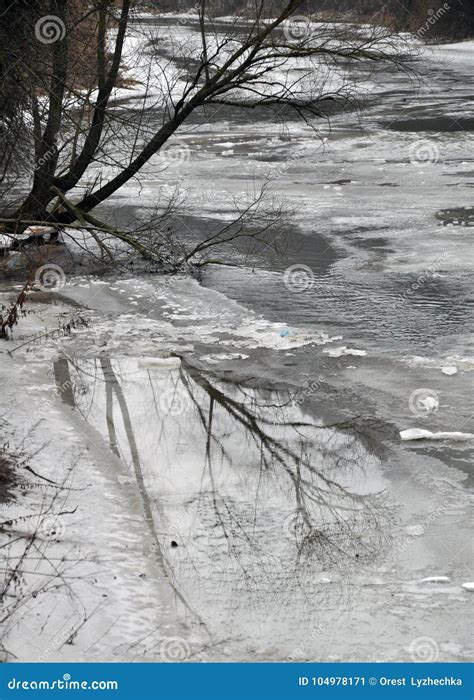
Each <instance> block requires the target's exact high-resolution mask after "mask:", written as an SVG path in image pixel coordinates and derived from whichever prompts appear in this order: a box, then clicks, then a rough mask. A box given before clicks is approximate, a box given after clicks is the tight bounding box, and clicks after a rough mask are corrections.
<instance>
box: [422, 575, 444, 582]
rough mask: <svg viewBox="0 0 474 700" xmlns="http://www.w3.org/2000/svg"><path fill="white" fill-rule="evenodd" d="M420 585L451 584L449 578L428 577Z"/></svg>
mask: <svg viewBox="0 0 474 700" xmlns="http://www.w3.org/2000/svg"><path fill="white" fill-rule="evenodd" d="M420 583H450V579H449V577H448V576H427V577H426V578H423V579H421V581H420Z"/></svg>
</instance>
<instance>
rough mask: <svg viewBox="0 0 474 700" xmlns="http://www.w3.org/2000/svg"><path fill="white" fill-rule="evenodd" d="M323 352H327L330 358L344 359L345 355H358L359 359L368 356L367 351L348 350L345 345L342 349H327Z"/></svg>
mask: <svg viewBox="0 0 474 700" xmlns="http://www.w3.org/2000/svg"><path fill="white" fill-rule="evenodd" d="M323 352H325V353H326V355H329V356H330V357H342V356H343V355H356V356H358V357H363V356H364V355H367V353H366V351H365V350H357V349H356V348H348V347H346V346H345V345H343V346H342V347H340V348H327V349H326V350H323Z"/></svg>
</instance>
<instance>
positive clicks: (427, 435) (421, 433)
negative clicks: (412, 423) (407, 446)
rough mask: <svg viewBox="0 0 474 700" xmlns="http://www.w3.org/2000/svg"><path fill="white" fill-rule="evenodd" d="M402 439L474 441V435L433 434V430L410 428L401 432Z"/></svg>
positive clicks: (456, 433) (459, 433) (455, 433)
mask: <svg viewBox="0 0 474 700" xmlns="http://www.w3.org/2000/svg"><path fill="white" fill-rule="evenodd" d="M400 437H401V439H402V440H473V439H474V433H461V432H437V433H432V432H431V430H424V429H423V428H409V429H408V430H401V431H400Z"/></svg>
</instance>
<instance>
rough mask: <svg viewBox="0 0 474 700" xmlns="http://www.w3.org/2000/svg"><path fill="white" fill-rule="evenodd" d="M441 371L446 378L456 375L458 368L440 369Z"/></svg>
mask: <svg viewBox="0 0 474 700" xmlns="http://www.w3.org/2000/svg"><path fill="white" fill-rule="evenodd" d="M441 371H442V373H443V374H447V375H448V377H451V376H452V375H453V374H457V373H458V368H457V367H441Z"/></svg>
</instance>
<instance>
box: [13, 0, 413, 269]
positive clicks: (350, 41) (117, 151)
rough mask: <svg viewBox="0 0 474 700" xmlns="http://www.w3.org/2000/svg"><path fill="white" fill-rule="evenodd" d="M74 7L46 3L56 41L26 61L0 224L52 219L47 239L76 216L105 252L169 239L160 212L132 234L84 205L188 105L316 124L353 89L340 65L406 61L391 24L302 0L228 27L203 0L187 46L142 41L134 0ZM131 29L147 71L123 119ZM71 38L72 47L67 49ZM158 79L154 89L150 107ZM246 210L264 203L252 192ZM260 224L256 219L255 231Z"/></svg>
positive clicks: (122, 178)
mask: <svg viewBox="0 0 474 700" xmlns="http://www.w3.org/2000/svg"><path fill="white" fill-rule="evenodd" d="M72 5H73V9H72V10H71V7H70V3H66V2H65V0H51V2H50V5H49V9H50V14H53V15H54V17H55V22H56V25H55V26H54V27H52V28H51V31H56V32H57V37H52V38H55V40H54V41H52V40H50V38H48V40H47V42H46V43H45V44H43V46H42V49H41V53H42V55H43V54H44V57H43V60H42V64H41V72H40V74H38V70H37V69H34V70H33V68H32V69H31V70H30V73H29V78H30V80H29V83H28V85H27V87H28V90H29V94H28V103H29V110H30V113H31V120H32V124H33V127H32V131H33V138H32V140H31V143H32V146H31V147H32V150H33V155H32V159H31V161H32V165H31V188H30V191H29V193H28V194H27V195H26V196H25V197H24V198H23V200H22V201H21V203H20V204H19V206H16V207H13V209H12V206H10V207H7V210H8V211H7V212H6V213H5V216H4V217H3V219H2V220H1V221H2V223H3V226H4V231H5V232H6V233H7V234H8V235H10V236H16V235H17V234H18V233H21V232H23V231H25V229H27V227H29V226H31V225H35V224H37V225H44V226H48V227H51V231H52V233H53V237H54V236H57V232H58V231H61V230H67V229H68V227H70V226H71V225H73V224H74V226H75V227H76V228H83V229H84V230H87V231H89V232H90V233H91V235H93V236H94V239H95V240H96V242H97V243H98V245H99V246H100V249H101V251H102V253H103V254H104V255H106V256H107V250H108V248H107V243H104V241H103V238H104V237H106V238H114V239H116V240H120V241H122V243H124V244H125V245H127V246H131V247H132V248H134V249H135V250H136V251H138V252H139V253H140V254H141V255H144V256H145V257H149V258H151V259H152V260H161V259H162V256H163V251H166V246H162V243H163V226H162V222H161V220H160V218H158V222H157V220H156V219H154V220H153V221H152V222H150V224H149V226H148V228H147V232H146V234H144V231H143V227H142V229H141V234H138V235H137V234H136V232H135V231H131V232H130V231H129V232H127V231H120V230H118V229H117V228H115V227H112V226H110V224H107V223H104V222H102V221H100V220H99V219H97V217H96V216H95V215H92V214H91V212H92V211H93V210H94V209H95V208H96V207H97V206H98V205H100V204H101V203H103V202H106V201H107V200H108V199H109V198H110V197H111V196H112V195H114V194H115V193H116V192H117V191H118V190H119V189H120V188H121V187H122V186H123V185H125V184H126V183H128V182H129V181H130V180H132V179H133V178H136V177H137V176H138V175H139V173H140V171H141V169H142V168H143V167H144V166H145V165H146V164H147V163H148V162H149V161H150V159H152V158H153V157H154V156H156V155H157V154H159V153H160V152H161V151H163V150H166V149H167V148H168V142H169V141H170V139H171V143H173V141H172V139H173V137H174V136H175V135H176V134H177V133H178V134H179V130H180V128H181V127H183V125H184V124H185V123H186V122H187V121H188V120H189V118H190V117H191V115H192V114H193V113H196V112H198V113H200V114H202V115H203V116H204V119H205V120H209V119H212V116H211V115H210V112H209V111H208V108H209V107H215V106H219V107H220V106H227V107H228V106H230V107H233V108H234V107H235V108H239V109H240V108H243V109H256V108H259V109H268V110H274V111H278V112H279V113H280V114H282V115H284V114H287V115H293V116H294V115H295V114H296V115H297V116H298V117H300V118H301V119H303V120H304V121H305V122H306V123H308V124H310V125H312V126H315V124H316V122H317V120H318V119H319V118H321V117H324V116H325V115H326V113H327V110H328V107H331V109H333V108H334V105H342V104H344V102H346V101H348V100H350V99H351V97H352V93H351V91H350V90H348V89H347V84H346V82H345V81H342V83H341V82H340V83H339V84H338V83H334V81H333V80H331V75H332V74H336V73H338V72H339V73H340V72H341V71H342V72H343V73H345V72H346V71H347V69H348V66H350V64H352V63H353V62H366V63H368V64H369V65H373V66H378V65H381V64H384V63H386V62H390V63H392V64H396V65H397V66H398V67H403V66H408V61H409V56H408V52H407V51H400V42H401V40H400V38H399V37H398V36H396V35H392V34H391V32H390V31H389V30H386V29H382V28H380V27H372V28H370V27H367V26H364V27H358V26H356V25H353V26H350V25H347V24H342V23H341V24H335V23H333V22H322V23H318V24H313V23H311V22H310V21H309V19H308V20H306V19H305V18H304V17H303V18H301V17H300V16H296V13H297V12H298V11H299V9H300V7H303V4H302V3H301V2H300V0H286V1H284V2H282V1H279V2H277V1H272V2H263V0H254V2H252V3H248V5H247V8H248V9H247V14H248V17H247V18H246V19H245V20H242V19H236V20H235V21H234V22H228V23H226V24H225V25H223V24H222V23H221V22H217V21H216V20H215V18H214V11H213V8H214V4H213V3H212V2H206V0H200V2H199V6H198V19H197V25H198V26H197V29H198V31H196V32H194V33H193V34H192V36H191V38H190V39H189V40H187V42H186V44H185V45H183V42H182V40H181V39H180V37H179V36H178V37H176V38H173V36H172V34H170V36H168V37H167V40H166V41H163V40H161V39H158V41H156V40H155V41H153V40H150V41H148V42H147V41H145V42H143V36H144V32H146V25H145V29H144V30H142V29H141V28H142V27H143V25H137V24H136V23H134V22H133V21H132V20H133V9H134V3H133V2H132V1H131V0H122V1H121V2H120V3H115V2H112V1H111V0H98V2H96V3H95V5H94V6H92V7H90V6H89V5H87V7H83V6H81V5H80V3H79V4H78V3H73V4H72ZM81 8H82V12H80V11H79V10H80V9H81ZM41 21H42V18H41V17H39V19H38V20H37V22H36V24H35V35H36V36H38V33H39V32H40V31H41V29H42V25H41ZM137 26H138V28H137ZM137 33H138V34H140V33H141V35H142V37H141V38H142V47H143V46H146V47H147V48H146V52H147V53H146V56H145V61H146V73H147V75H146V78H144V79H143V82H144V91H145V95H144V97H143V102H142V105H143V107H142V108H141V109H138V110H134V111H133V114H132V115H131V116H130V114H129V113H127V111H126V110H120V109H119V108H118V107H117V103H116V100H115V99H114V91H115V89H116V88H117V87H118V86H119V85H120V81H121V72H120V71H121V66H123V64H124V62H127V65H128V62H129V61H130V60H133V57H131V56H130V52H129V51H127V50H126V49H127V41H128V39H129V38H130V37H131V36H132V35H133V36H135V37H136V36H137ZM40 38H41V37H40ZM180 42H181V43H180ZM78 44H79V46H80V45H86V44H87V47H88V49H87V54H86V55H87V59H88V60H87V65H88V71H86V74H85V75H83V76H82V78H81V80H79V78H78V75H79V74H81V67H83V65H84V64H83V62H81V56H80V55H79V56H78V55H77V54H78V53H79V54H80V52H78V51H77V48H78ZM178 44H179V51H178ZM91 45H93V48H94V51H93V54H94V62H93V66H92V69H91V67H90V60H89V59H90V56H91V48H90V47H91ZM71 46H74V47H75V51H74V52H73V55H72V52H71ZM178 59H179V60H178ZM142 61H143V56H142ZM295 61H298V70H297V71H296V70H294V68H295ZM183 66H185V69H183ZM142 68H143V66H142ZM84 71H85V69H84ZM142 73H143V70H142ZM32 76H33V77H32ZM157 79H159V85H160V89H159V90H158V92H157V94H156V95H155V99H154V101H152V103H151V104H150V98H151V96H152V95H153V94H154V92H153V90H152V85H153V86H154V87H155V89H156V81H157ZM150 108H153V110H155V111H156V110H159V113H160V115H161V121H160V123H159V124H158V127H157V126H156V122H155V123H154V122H153V121H152V120H150V119H149V118H148V114H149V112H150ZM159 204H163V203H162V202H160V203H159ZM255 207H256V208H257V210H258V207H261V198H260V197H259V196H257V197H256V202H255ZM255 207H254V206H250V207H247V215H248V214H250V215H251V216H254V212H255ZM243 209H244V211H245V207H244V208H243ZM277 212H278V209H277ZM237 218H238V220H239V221H240V223H243V221H244V220H245V217H244V219H243V218H242V212H239V213H238V215H237ZM267 228H268V227H267V225H266V224H264V225H263V227H262V230H263V231H266V230H267ZM234 230H235V229H234ZM241 230H242V229H241ZM150 231H152V232H154V233H155V234H156V235H150ZM227 233H228V229H224V233H223V234H221V235H217V236H215V237H214V240H213V242H206V243H204V244H200V245H198V246H197V247H196V248H195V249H194V250H193V251H192V254H190V252H189V251H188V252H184V254H183V255H182V256H179V257H180V261H181V262H182V261H183V260H185V261H189V259H190V258H192V257H193V255H197V254H198V253H202V252H203V250H205V249H207V248H208V247H210V245H212V244H219V243H221V242H222V240H228V236H227V235H226V234H227ZM239 235H240V234H239ZM144 236H145V238H147V239H148V240H147V242H146V243H143V237H144ZM13 247H16V246H15V244H13Z"/></svg>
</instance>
